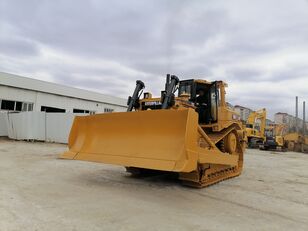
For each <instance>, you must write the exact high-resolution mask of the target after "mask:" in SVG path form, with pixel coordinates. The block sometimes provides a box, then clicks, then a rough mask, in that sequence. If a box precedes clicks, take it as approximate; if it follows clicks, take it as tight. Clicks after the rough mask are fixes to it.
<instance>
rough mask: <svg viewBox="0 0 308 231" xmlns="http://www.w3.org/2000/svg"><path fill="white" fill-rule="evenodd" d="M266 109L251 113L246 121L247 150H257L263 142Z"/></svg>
mask: <svg viewBox="0 0 308 231" xmlns="http://www.w3.org/2000/svg"><path fill="white" fill-rule="evenodd" d="M265 126H266V109H265V108H263V109H260V110H258V111H253V112H251V113H250V114H249V116H248V119H247V121H246V129H245V130H246V135H247V140H248V147H249V148H259V146H260V145H262V144H263V142H264V141H265Z"/></svg>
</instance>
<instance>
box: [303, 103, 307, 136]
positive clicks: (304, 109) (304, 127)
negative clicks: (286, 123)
mask: <svg viewBox="0 0 308 231" xmlns="http://www.w3.org/2000/svg"><path fill="white" fill-rule="evenodd" d="M303 135H304V136H305V135H306V102H305V101H304V102H303Z"/></svg>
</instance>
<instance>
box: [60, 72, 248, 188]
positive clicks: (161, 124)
mask: <svg viewBox="0 0 308 231" xmlns="http://www.w3.org/2000/svg"><path fill="white" fill-rule="evenodd" d="M226 86H227V84H226V83H224V82H222V81H214V82H209V81H206V80H195V79H188V80H182V81H179V79H178V77H176V76H174V75H171V76H170V75H167V81H166V87H165V90H164V91H162V92H161V96H160V97H159V98H152V95H151V94H150V93H144V97H143V99H140V96H141V92H142V89H143V88H144V84H143V83H142V82H141V81H137V85H136V89H135V91H134V94H133V96H132V97H129V100H128V106H129V107H128V112H119V113H106V114H96V115H90V116H81V117H80V116H77V117H76V118H75V120H74V123H73V126H72V129H71V132H70V136H69V151H67V152H65V153H64V154H63V155H62V158H65V159H75V160H86V161H94V162H101V163H109V164H117V165H122V166H125V167H126V169H127V171H129V172H132V173H136V172H144V171H147V170H158V171H169V172H176V173H177V174H178V177H179V179H181V180H182V181H183V182H184V183H185V184H188V185H191V186H195V187H204V186H208V185H211V184H214V183H216V182H219V181H221V180H225V179H228V178H230V177H235V176H238V175H239V174H240V173H241V171H242V167H243V154H244V150H245V142H244V139H245V137H244V135H245V133H244V130H243V128H242V125H241V122H240V121H239V120H238V119H236V118H237V117H238V116H236V113H235V112H234V111H232V110H231V109H230V108H228V107H227V104H226V101H225V87H226ZM176 91H177V92H178V96H177V97H176V96H175V93H176Z"/></svg>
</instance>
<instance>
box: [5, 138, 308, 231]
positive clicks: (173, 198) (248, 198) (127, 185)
mask: <svg viewBox="0 0 308 231" xmlns="http://www.w3.org/2000/svg"><path fill="white" fill-rule="evenodd" d="M64 150H66V145H61V144H48V143H31V142H22V141H9V140H6V139H1V140H0V158H1V161H0V183H1V186H0V230H1V231H6V230H87V231H88V230H245V231H246V230H250V231H251V230H308V155H307V154H301V153H292V152H286V153H279V152H263V151H259V150H247V151H246V155H245V165H244V172H243V174H242V175H241V176H240V177H237V178H233V179H230V180H227V181H224V182H220V183H218V184H216V185H213V186H211V187H208V188H204V189H192V188H189V187H184V186H182V185H181V184H180V182H179V181H177V180H174V179H170V178H168V177H165V176H161V177H153V176H152V177H145V178H134V177H131V176H130V175H129V174H128V173H126V172H125V170H124V168H122V167H119V166H111V165H104V164H96V163H90V162H81V161H70V160H61V159H58V155H59V153H61V152H63V151H64Z"/></svg>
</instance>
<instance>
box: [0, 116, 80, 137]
mask: <svg viewBox="0 0 308 231" xmlns="http://www.w3.org/2000/svg"><path fill="white" fill-rule="evenodd" d="M76 115H85V114H73V113H46V112H21V113H0V136H8V137H9V138H10V139H15V140H39V141H47V142H57V143H67V140H68V136H69V132H70V129H71V126H72V123H73V120H74V117H75V116H76Z"/></svg>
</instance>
